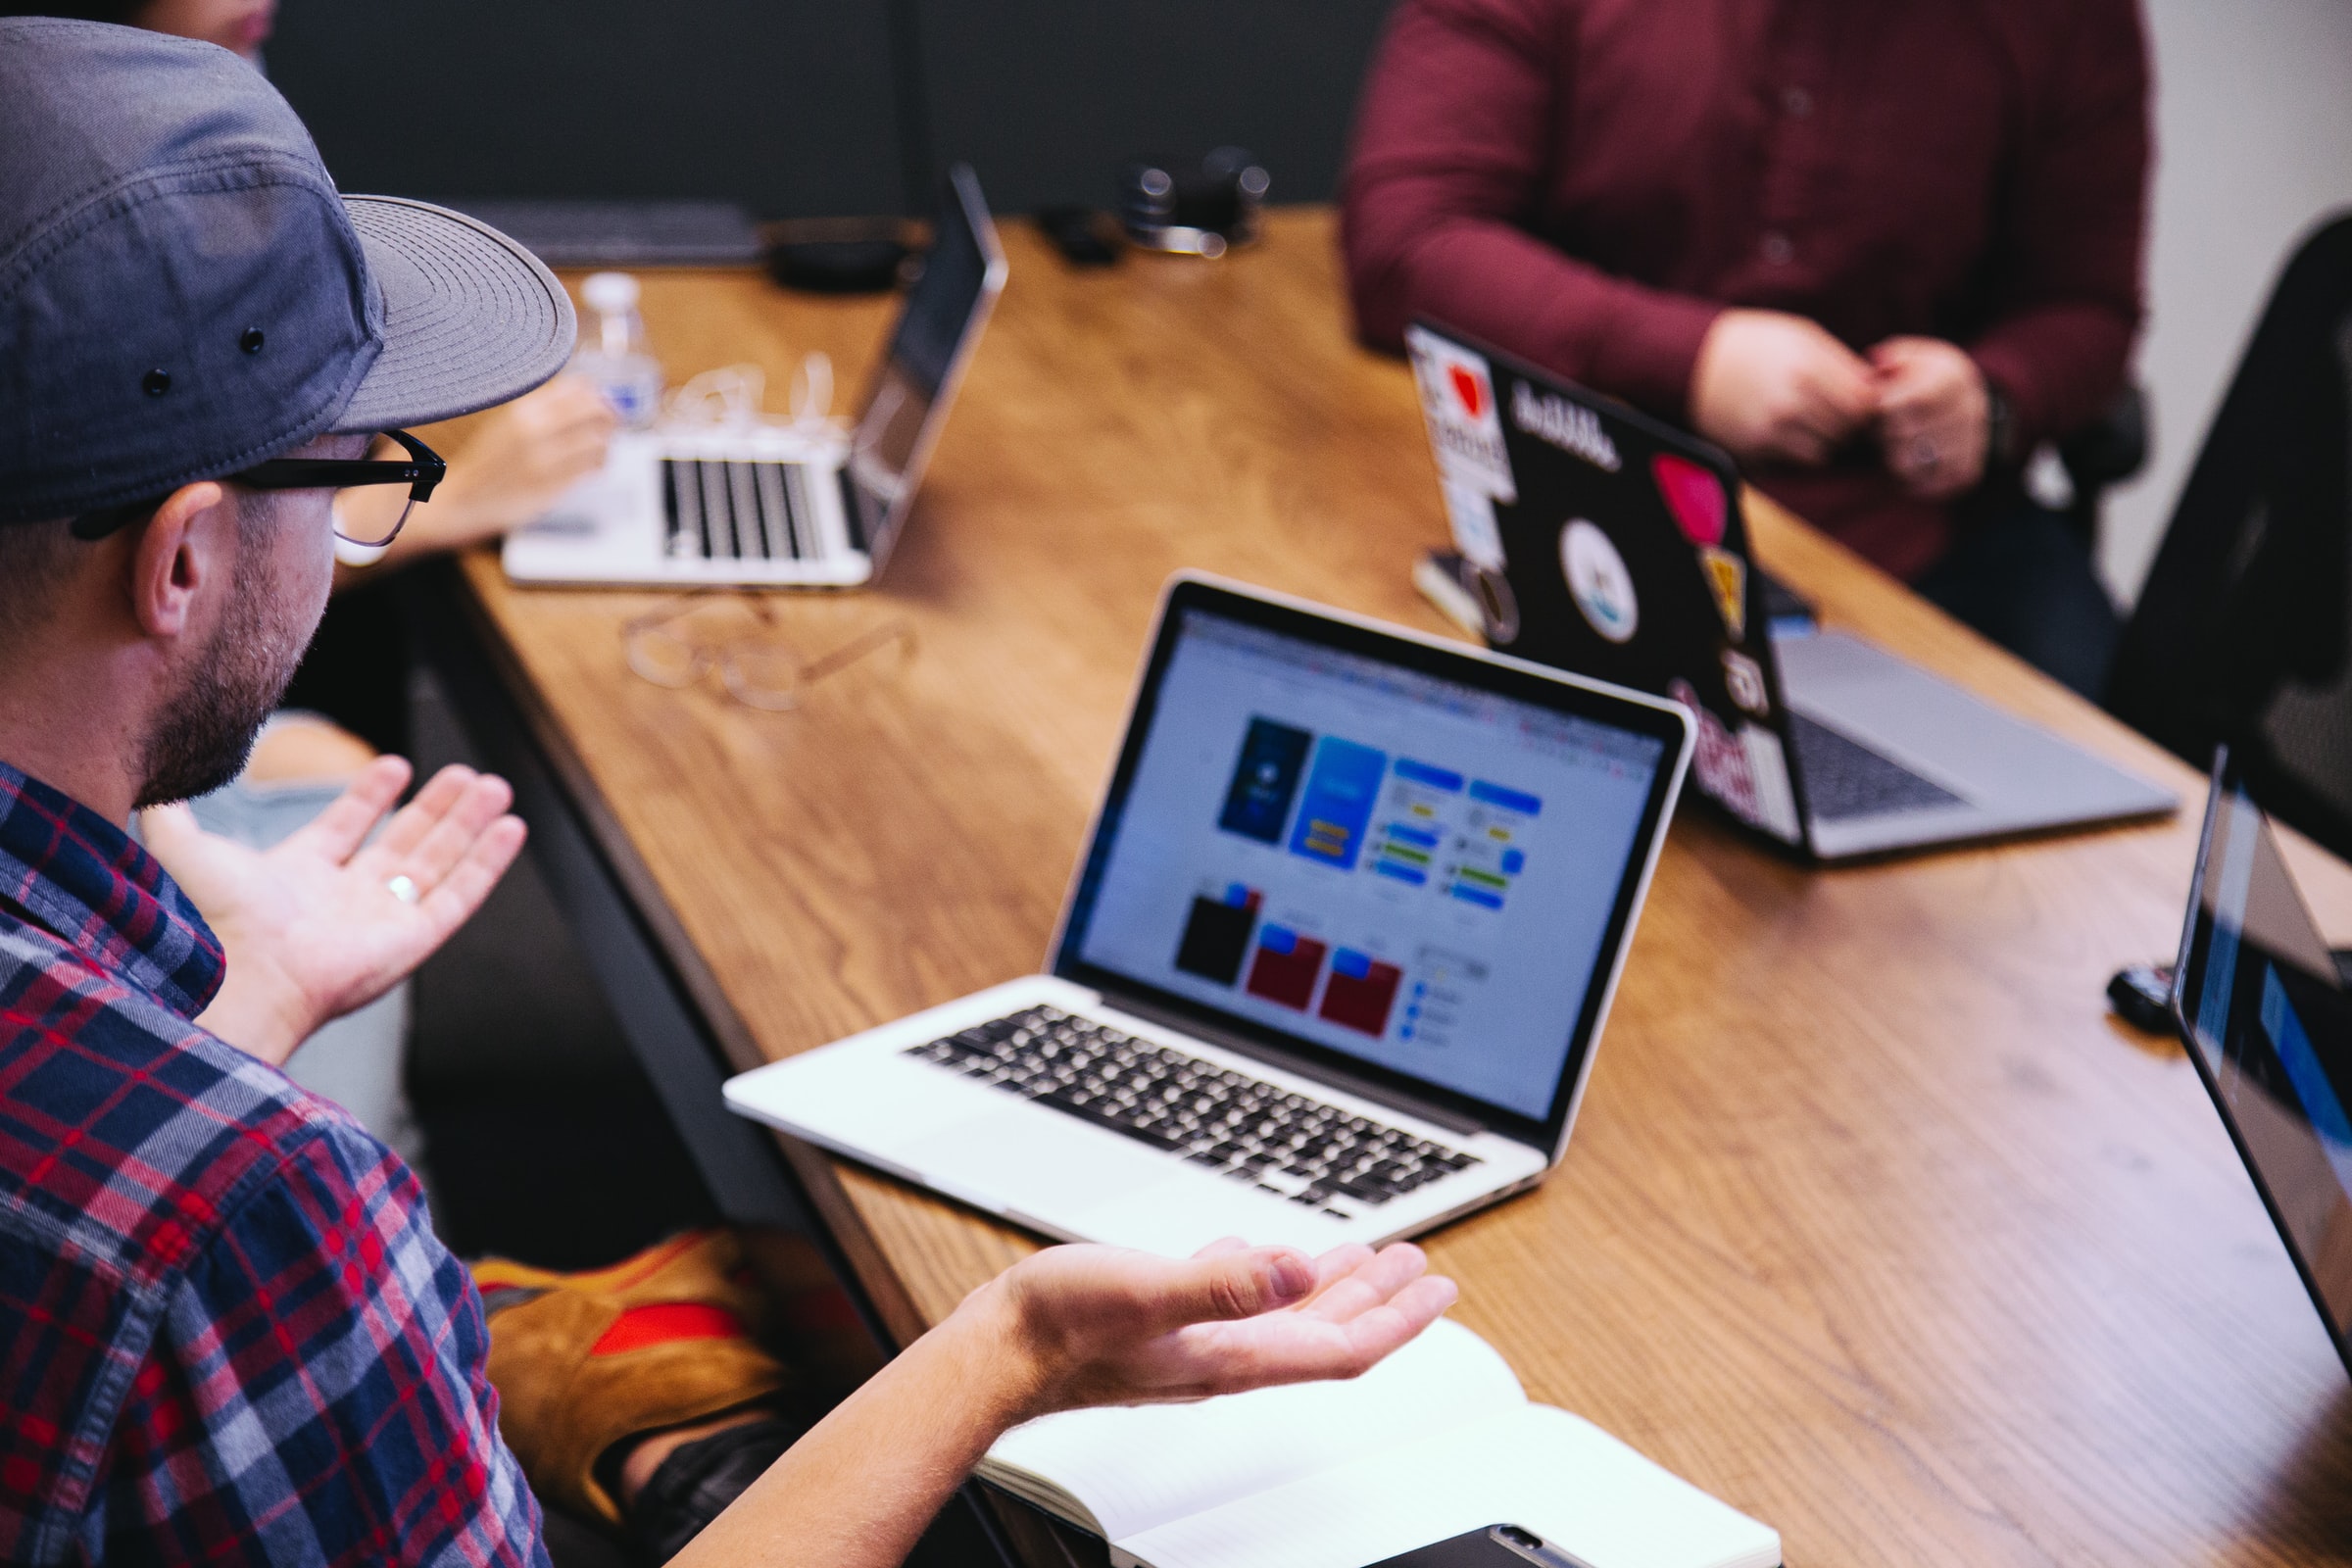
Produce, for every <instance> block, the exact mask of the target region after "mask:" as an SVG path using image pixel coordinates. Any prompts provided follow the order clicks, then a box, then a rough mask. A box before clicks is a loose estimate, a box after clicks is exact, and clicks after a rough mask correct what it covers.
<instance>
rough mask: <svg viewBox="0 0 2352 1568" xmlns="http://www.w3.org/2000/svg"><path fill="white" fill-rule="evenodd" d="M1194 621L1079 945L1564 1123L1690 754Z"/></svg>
mask: <svg viewBox="0 0 2352 1568" xmlns="http://www.w3.org/2000/svg"><path fill="white" fill-rule="evenodd" d="M1175 613H1177V614H1178V615H1179V616H1180V617H1181V620H1180V624H1179V626H1178V628H1177V631H1176V635H1175V637H1174V640H1173V644H1172V647H1171V648H1170V649H1169V651H1168V653H1167V655H1166V662H1165V665H1164V668H1162V669H1161V670H1160V672H1159V675H1158V679H1157V683H1156V689H1155V691H1154V692H1153V693H1152V700H1151V706H1150V716H1149V720H1148V722H1149V729H1148V730H1147V731H1146V733H1145V734H1144V736H1143V738H1142V744H1141V750H1140V753H1139V754H1138V755H1137V757H1136V760H1135V761H1134V765H1133V772H1132V776H1131V777H1130V778H1129V779H1128V780H1127V782H1126V787H1125V790H1124V793H1123V795H1117V796H1114V799H1113V802H1112V805H1111V807H1110V808H1109V809H1107V810H1106V812H1105V817H1104V822H1103V827H1102V828H1101V830H1100V832H1099V835H1098V844H1097V847H1096V851H1095V855H1094V868H1093V869H1092V870H1090V872H1089V875H1090V877H1091V878H1092V884H1091V885H1090V886H1088V887H1086V888H1084V889H1082V893H1081V897H1080V899H1079V900H1078V902H1077V905H1076V906H1075V909H1074V913H1073V927H1072V931H1071V933H1070V937H1069V940H1068V941H1067V942H1066V943H1065V952H1068V953H1074V955H1075V956H1077V957H1078V958H1079V959H1080V960H1081V961H1082V962H1083V963H1085V964H1087V965H1091V966H1094V967H1097V968H1100V969H1102V970H1104V971H1108V972H1109V973H1111V974H1114V975H1117V976H1120V977H1122V978H1124V979H1125V980H1128V981H1133V982H1137V983H1140V984H1141V985H1143V986H1145V987H1148V988H1151V989H1152V990H1155V991H1157V992H1160V993H1164V994H1167V995H1172V996H1175V997H1178V998H1182V999H1185V1000H1186V1001H1189V1002H1192V1003H1195V1004H1198V1005H1202V1006H1205V1007H1209V1008H1213V1009H1215V1010H1217V1011H1220V1012H1223V1013H1226V1014H1229V1015H1232V1016H1236V1017H1239V1018H1242V1019H1246V1020H1249V1021H1250V1022H1251V1023H1254V1024H1256V1025H1258V1026H1260V1027H1262V1028H1266V1029H1271V1030H1273V1031H1276V1032H1278V1033H1280V1034H1282V1035H1285V1036H1289V1037H1292V1038H1295V1039H1300V1040H1304V1041H1307V1042H1309V1043H1311V1044H1312V1045H1315V1046H1318V1047H1322V1048H1324V1049H1326V1050H1330V1051H1334V1052H1338V1053H1340V1054H1343V1055H1345V1056H1348V1057H1350V1058H1353V1059H1355V1060H1357V1061H1361V1062H1365V1063H1369V1064H1372V1065H1374V1066H1377V1067H1380V1068H1383V1069H1386V1070H1388V1071H1390V1072H1393V1073H1397V1074H1400V1075H1402V1076H1404V1077H1406V1078H1409V1079H1412V1080H1416V1081H1419V1082H1422V1083H1426V1084H1430V1085H1435V1086H1437V1087H1439V1088H1441V1089H1445V1090H1448V1091H1451V1092H1452V1093H1454V1094H1457V1095H1460V1096H1463V1097H1466V1098H1468V1099H1470V1100H1472V1101H1476V1102H1478V1103H1482V1104H1487V1105H1492V1106H1496V1107H1499V1108H1501V1109H1503V1110H1506V1111H1509V1112H1512V1113H1514V1114H1516V1115H1520V1116H1526V1117H1531V1118H1535V1119H1537V1120H1542V1119H1543V1118H1544V1116H1545V1115H1546V1114H1547V1112H1548V1111H1549V1110H1550V1108H1551V1107H1552V1104H1553V1100H1554V1095H1555V1091H1556V1090H1557V1089H1558V1087H1559V1084H1560V1081H1561V1076H1562V1072H1563V1068H1564V1066H1565V1064H1566V1062H1567V1056H1568V1053H1569V1051H1570V1050H1571V1049H1572V1048H1573V1047H1574V1045H1575V1043H1576V1040H1577V1038H1578V1024H1579V1019H1580V1018H1581V1017H1583V1016H1584V1015H1585V1008H1586V1004H1587V1000H1588V996H1589V993H1590V992H1591V990H1592V988H1593V985H1594V984H1595V981H1596V978H1598V977H1597V975H1596V971H1597V969H1598V967H1599V966H1600V964H1601V963H1602V962H1603V958H1604V947H1605V945H1606V944H1607V942H1608V941H1609V937H1610V933H1611V928H1612V921H1613V919H1615V918H1616V917H1617V911H1618V909H1619V907H1620V901H1621V897H1622V895H1623V893H1624V890H1625V889H1626V887H1627V885H1628V879H1629V876H1630V875H1632V874H1634V872H1635V871H1638V867H1634V868H1630V869H1629V866H1630V862H1631V861H1632V860H1633V858H1635V857H1636V856H1637V855H1638V854H1640V853H1641V851H1642V843H1641V834H1642V825H1643V822H1644V820H1645V817H1646V815H1647V813H1648V810H1649V809H1650V803H1651V798H1652V795H1653V792H1654V790H1655V786H1656V784H1657V777H1658V772H1659V770H1660V769H1661V768H1662V767H1670V766H1671V765H1672V763H1673V760H1674V753H1673V751H1672V750H1671V749H1670V747H1669V745H1668V743H1667V742H1666V741H1665V740H1663V739H1661V738H1660V737H1658V736H1657V735H1655V734H1644V733H1641V732H1638V731H1635V730H1629V729H1621V728H1617V727H1614V726H1612V725H1609V724H1607V723H1603V722H1598V721H1595V720H1593V719H1589V718H1585V717H1581V716H1578V715H1576V714H1573V713H1567V712H1562V711H1558V710H1557V709H1556V708H1552V707H1546V706H1543V705H1540V704H1538V703H1534V702H1525V701H1519V700H1516V699H1514V698H1511V697H1509V696H1506V695H1503V694H1500V693H1497V692H1495V691H1491V690H1486V689H1482V688H1480V687H1476V686H1472V685H1468V684H1464V683H1462V682H1459V681H1454V680H1449V679H1446V678H1443V677H1442V676H1438V675H1433V674H1429V673H1425V672H1422V671H1420V670H1415V669H1410V668H1404V667H1400V666H1399V665H1398V664H1397V663H1395V662H1386V661H1383V660H1380V659H1377V658H1371V657H1365V656H1362V655H1358V654H1355V653H1351V652H1348V651H1346V650H1343V649H1339V648H1335V647H1331V646H1328V645H1326V644H1324V643H1320V642H1313V641H1307V640H1304V639H1300V638H1296V637H1292V636H1288V635H1285V634H1283V633H1282V632H1280V631H1278V630H1274V629H1270V628H1269V627H1266V626H1263V625H1256V624H1250V623H1246V622H1244V621H1241V620H1236V619H1229V618H1226V617H1224V616H1221V615H1217V614H1214V613H1207V612H1203V611H1201V610H1196V609H1184V610H1179V611H1177V612H1175ZM1131 744H1132V743H1131Z"/></svg>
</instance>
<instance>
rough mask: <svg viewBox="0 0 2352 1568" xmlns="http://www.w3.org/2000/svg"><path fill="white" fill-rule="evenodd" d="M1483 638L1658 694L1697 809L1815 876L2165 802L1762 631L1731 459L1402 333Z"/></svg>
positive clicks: (1834, 636) (1830, 646)
mask: <svg viewBox="0 0 2352 1568" xmlns="http://www.w3.org/2000/svg"><path fill="white" fill-rule="evenodd" d="M1406 345H1407V348H1408V350H1409V352H1410V355H1411V358H1412V364H1413V375H1414V380H1415V383H1416V385H1417V387H1418V390H1419V392H1420V395H1421V409H1422V414H1423V416H1424V417H1425V418H1426V419H1427V421H1428V426H1429V435H1430V443H1431V445H1432V447H1433V448H1434V449H1435V450H1436V454H1437V459H1438V473H1439V478H1440V482H1441V484H1442V486H1443V488H1444V491H1445V500H1446V515H1447V517H1448V519H1449V520H1450V522H1451V524H1452V529H1453V538H1454V544H1455V547H1456V548H1457V549H1458V550H1459V551H1460V552H1461V555H1462V557H1463V560H1464V563H1465V565H1464V569H1463V578H1464V580H1465V582H1466V584H1467V586H1468V587H1469V589H1470V590H1471V597H1473V598H1474V599H1475V600H1476V601H1477V606H1478V611H1479V619H1480V620H1481V621H1483V622H1484V631H1485V634H1486V637H1487V641H1488V642H1489V643H1490V644H1491V645H1492V646H1494V647H1495V648H1498V649H1502V650H1505V651H1507V652H1509V653H1512V654H1515V655H1517V656H1518V657H1520V658H1522V659H1531V660H1536V661H1538V662H1543V663H1548V664H1556V665H1558V666H1560V667H1562V668H1564V669H1573V670H1575V671H1577V672H1578V673H1580V674H1586V675H1592V676H1595V677H1598V678H1600V679H1604V680H1609V681H1613V682H1616V683H1619V684H1621V685H1626V686H1631V687H1634V688H1635V689H1637V690H1642V691H1649V692H1655V693H1657V694H1659V695H1662V696H1670V697H1673V698H1674V699H1676V700H1677V701H1679V702H1680V703H1682V704H1683V706H1684V707H1686V708H1688V709H1689V710H1690V711H1691V716H1692V717H1693V718H1694V719H1695V720H1696V722H1697V725H1698V743H1697V752H1696V755H1695V756H1694V758H1693V759H1692V768H1691V771H1692V774H1693V776H1694V778H1695V779H1696V782H1697V784H1698V787H1699V791H1700V793H1702V794H1704V795H1705V796H1707V797H1708V798H1709V799H1710V800H1712V801H1714V802H1715V803H1716V804H1717V805H1718V806H1719V807H1721V808H1722V809H1724V810H1725V811H1727V812H1729V813H1730V814H1731V815H1732V816H1734V817H1735V818H1737V819H1739V820H1740V822H1742V823H1745V824H1746V825H1747V826H1749V827H1751V828H1754V829H1755V830H1757V831H1759V832H1761V833H1764V834H1766V835H1767V836H1769V837H1771V838H1773V839H1775V840H1777V841H1779V842H1780V843H1782V844H1784V845H1787V846H1789V848H1790V849H1793V850H1795V851H1797V852H1798V853H1800V854H1803V855H1806V856H1809V857H1811V858H1815V859H1819V860H1825V861H1828V860H1843V859H1851V858H1859V857H1867V856H1875V855H1887V854H1893V853H1899V852H1902V851H1906V850H1915V849H1924V848H1927V847H1929V846H1935V845H1946V844H1954V843H1960V842H1964V841H1969V840H1977V839H1985V838H1993V837H2000V836H2006V835H2010V834H2018V833H2030V832H2039V831H2046V830H2050V829H2054V828H2063V827H2075V826H2082V825H2087V824H2091V823H2098V822H2109V821H2119V820H2126V819H2130V818H2134V817H2147V816H2157V815H2162V814H2164V813H2166V812H2169V811H2171V810H2173V809H2174V808H2175V807H2176V806H2177V804H2178V802H2177V801H2176V800H2175V799H2174V797H2173V796H2171V795H2170V794H2168V793H2166V792H2165V791H2164V790H2161V789H2159V788H2157V787H2156V786H2155V785H2153V784H2150V783H2147V782H2146V781H2144V780H2142V779H2139V778H2135V777H2133V776H2132V775H2131V774H2129V773H2126V772H2123V771H2122V770H2120V769H2118V768H2115V767H2113V766H2110V765H2109V764H2108V763H2106V762H2103V761H2101V760H2098V759H2096V758H2094V757H2091V756H2089V755H2088V754H2087V753H2084V752H2082V751H2080V750H2078V749H2077V748H2075V747H2073V746H2070V745H2068V744H2066V743H2065V742H2063V741H2061V740H2059V739H2057V738H2056V737H2055V736H2052V735H2050V734H2048V733H2046V732H2045V731H2043V730H2040V729H2037V728H2035V727H2034V726H2033V725H2030V724H2025V723H2021V722H2019V721H2018V720H2016V719H2014V718H2011V717H2009V716H2008V715H2006V714H2004V713H2000V712H1997V711H1994V710H1993V709H1991V708H1989V707H1987V706H1985V704H1984V703H1982V702H1979V701H1978V700H1977V699H1976V698H1974V697H1972V696H1970V695H1968V694H1967V693H1966V692H1963V691H1961V690H1960V689H1959V688H1958V687H1956V686H1954V685H1952V684H1950V683H1949V682H1947V681H1944V680H1941V679H1939V678H1937V677H1936V676H1934V675H1931V674H1929V673H1928V672H1927V671H1925V670H1922V669H1920V668H1918V667H1917V666H1915V665H1912V664H1910V663H1907V662H1904V661H1902V660H1900V659H1897V658H1895V657H1894V656H1893V655H1891V654H1888V653H1887V652H1886V651H1885V650H1883V649H1880V648H1878V647H1875V646H1874V645H1872V644H1870V643H1867V642H1865V641H1863V640H1862V639H1860V638H1858V637H1854V636H1851V635H1849V634H1847V633H1843V632H1837V631H1821V630H1817V629H1813V628H1811V627H1810V626H1793V627H1792V626H1790V625H1789V623H1788V622H1787V621H1785V620H1783V621H1779V622H1774V621H1772V620H1771V618H1770V617H1769V616H1768V614H1767V613H1766V610H1765V605H1764V586H1763V582H1762V574H1761V573H1760V572H1759V571H1757V570H1756V569H1755V567H1754V565H1753V562H1752V559H1751V557H1750V556H1749V553H1748V547H1747V534H1746V525H1745V521H1744V519H1743V517H1742V516H1741V514H1740V482H1739V474H1738V471H1737V469H1736V468H1735V467H1734V466H1733V464H1732V461H1731V459H1730V458H1729V457H1727V456H1725V455H1724V454H1723V453H1722V452H1720V451H1718V450H1717V449H1715V448H1714V447H1712V446H1709V445H1707V444H1706V443H1705V442H1703V441H1699V440H1697V439H1695V438H1694V437H1692V436H1691V435H1689V434H1686V433H1685V432H1683V431H1679V430H1676V429H1673V428H1671V427H1670V426H1668V425H1665V424H1662V423H1660V422H1658V421H1657V420H1654V419H1650V418H1646V417H1643V416H1642V415H1641V414H1638V413H1636V412H1635V411H1633V410H1631V409H1628V408H1626V407H1624V406H1623V405H1621V404H1619V403H1616V402H1614V401H1612V400H1610V399H1607V398H1603V397H1600V396H1598V395H1596V394H1594V393H1592V392H1588V391H1586V390H1585V389H1583V388H1582V387H1579V386H1576V385H1575V384H1573V383H1571V382H1569V381H1566V380H1563V379H1561V378H1559V377H1557V376H1554V375H1550V374H1548V373H1546V372H1544V371H1543V370H1539V369H1537V368H1535V367H1533V366H1529V365H1526V364H1524V363H1522V362H1520V361H1517V360H1514V359H1512V358H1511V357H1510V356H1508V355H1505V354H1502V353H1499V352H1497V351H1495V350H1493V349H1489V348H1487V347H1485V346H1483V345H1481V344H1479V343H1476V342H1474V341H1473V340H1471V339H1469V338H1467V337H1464V336H1462V335H1461V334H1459V333H1456V332H1453V331H1451V330H1450V329H1447V328H1445V327H1441V326H1438V325H1436V324H1434V323H1430V322H1421V323H1417V324H1416V325H1414V326H1413V327H1412V328H1410V329H1409V330H1408V331H1407V333H1406Z"/></svg>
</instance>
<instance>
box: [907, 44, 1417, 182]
mask: <svg viewBox="0 0 2352 1568" xmlns="http://www.w3.org/2000/svg"><path fill="white" fill-rule="evenodd" d="M1387 13H1388V5H1387V3H1386V0H985V3H976V0H924V3H923V4H922V7H921V12H920V23H919V36H920V41H921V58H922V62H923V78H924V83H925V86H926V89H927V90H926V93H925V100H926V103H927V105H928V108H929V114H930V122H931V126H930V129H931V138H930V139H931V142H932V146H933V149H934V152H935V153H936V155H937V156H939V157H941V158H947V159H956V158H961V159H965V160H967V161H969V162H970V163H971V165H972V166H973V167H974V168H975V169H977V170H978V171H979V172H980V176H981V178H982V179H983V180H984V181H985V182H986V183H987V186H988V191H989V198H990V200H991V201H993V202H996V203H997V204H999V205H1000V206H1003V207H1005V208H1007V209H1027V208H1031V207H1035V206H1037V205H1039V204H1041V203H1044V202H1051V201H1086V202H1090V203H1093V204H1095V205H1100V206H1107V205H1109V204H1110V202H1111V201H1112V199H1113V197H1114V195H1115V188H1114V184H1113V180H1114V176H1115V174H1116V172H1117V169H1118V166H1119V165H1120V164H1121V163H1123V162H1125V161H1126V160H1127V159H1129V158H1132V157H1135V156H1138V155H1143V156H1148V157H1167V158H1177V157H1194V158H1197V157H1199V156H1200V155H1201V154H1202V153H1204V152H1207V151H1208V150H1209V149H1210V148H1211V147H1215V146H1218V145H1220V144H1224V143H1238V144H1239V145H1241V146H1244V147H1247V148H1249V149H1250V151H1251V152H1253V153H1255V154H1257V156H1258V158H1259V159H1260V160H1261V161H1262V162H1263V163H1264V164H1265V166H1266V169H1267V171H1268V172H1270V173H1272V174H1273V176H1274V191H1273V195H1274V199H1275V200H1277V201H1321V200H1323V199H1325V198H1327V197H1328V196H1330V195H1331V193H1332V190H1333V188H1334V186H1335V185H1336V184H1337V182H1338V179H1339V172H1340V162H1341V157H1342V155H1343V153H1344V151H1345V146H1346V141H1347V135H1348V124H1349V123H1350V122H1351V121H1352V119H1353V118H1354V113H1355V93H1356V85H1357V83H1358V81H1359V80H1360V79H1361V78H1362V76H1363V73H1364V67H1365V64H1366V62H1367V61H1368V60H1369V58H1370V56H1371V51H1372V44H1373V40H1374V37H1375V35H1376V34H1377V32H1378V30H1379V27H1380V24H1381V21H1382V19H1383V18H1384V17H1385V16H1386V15H1387Z"/></svg>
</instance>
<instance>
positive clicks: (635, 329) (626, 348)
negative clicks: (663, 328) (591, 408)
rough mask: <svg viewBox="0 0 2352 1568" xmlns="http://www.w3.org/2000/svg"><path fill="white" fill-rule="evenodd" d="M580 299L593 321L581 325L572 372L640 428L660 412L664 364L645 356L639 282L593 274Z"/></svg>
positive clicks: (623, 276) (618, 275)
mask: <svg viewBox="0 0 2352 1568" xmlns="http://www.w3.org/2000/svg"><path fill="white" fill-rule="evenodd" d="M580 298H581V299H582V300H583V301H584V302H586V304H587V306H588V310H589V312H590V314H591V315H592V317H593V318H594V319H592V320H589V321H584V322H582V323H581V331H580V341H579V346H578V347H577V348H576V349H574V350H573V351H572V355H571V368H572V369H574V370H576V371H577V372H579V373H580V374H581V375H584V376H586V377H587V378H588V379H589V380H591V381H594V382H595V383H596V384H597V387H598V389H599V390H601V391H602V392H603V393H604V394H605V401H606V402H608V403H610V404H612V405H613V413H614V414H615V415H616V416H618V417H619V419H620V422H621V423H622V424H623V425H624V426H626V427H628V428H629V429H632V430H642V429H644V428H645V427H646V426H648V425H650V424H652V423H653V422H654V417H655V416H657V415H659V414H660V413H661V412H662V362H661V361H660V360H657V359H655V358H654V357H653V355H651V354H649V353H647V352H646V347H645V319H644V318H643V317H641V316H639V315H638V314H637V279H635V278H634V277H631V276H630V275H629V274H628V273H626V272H591V273H590V274H589V275H588V280H587V281H586V282H585V283H583V284H581V285H580Z"/></svg>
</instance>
